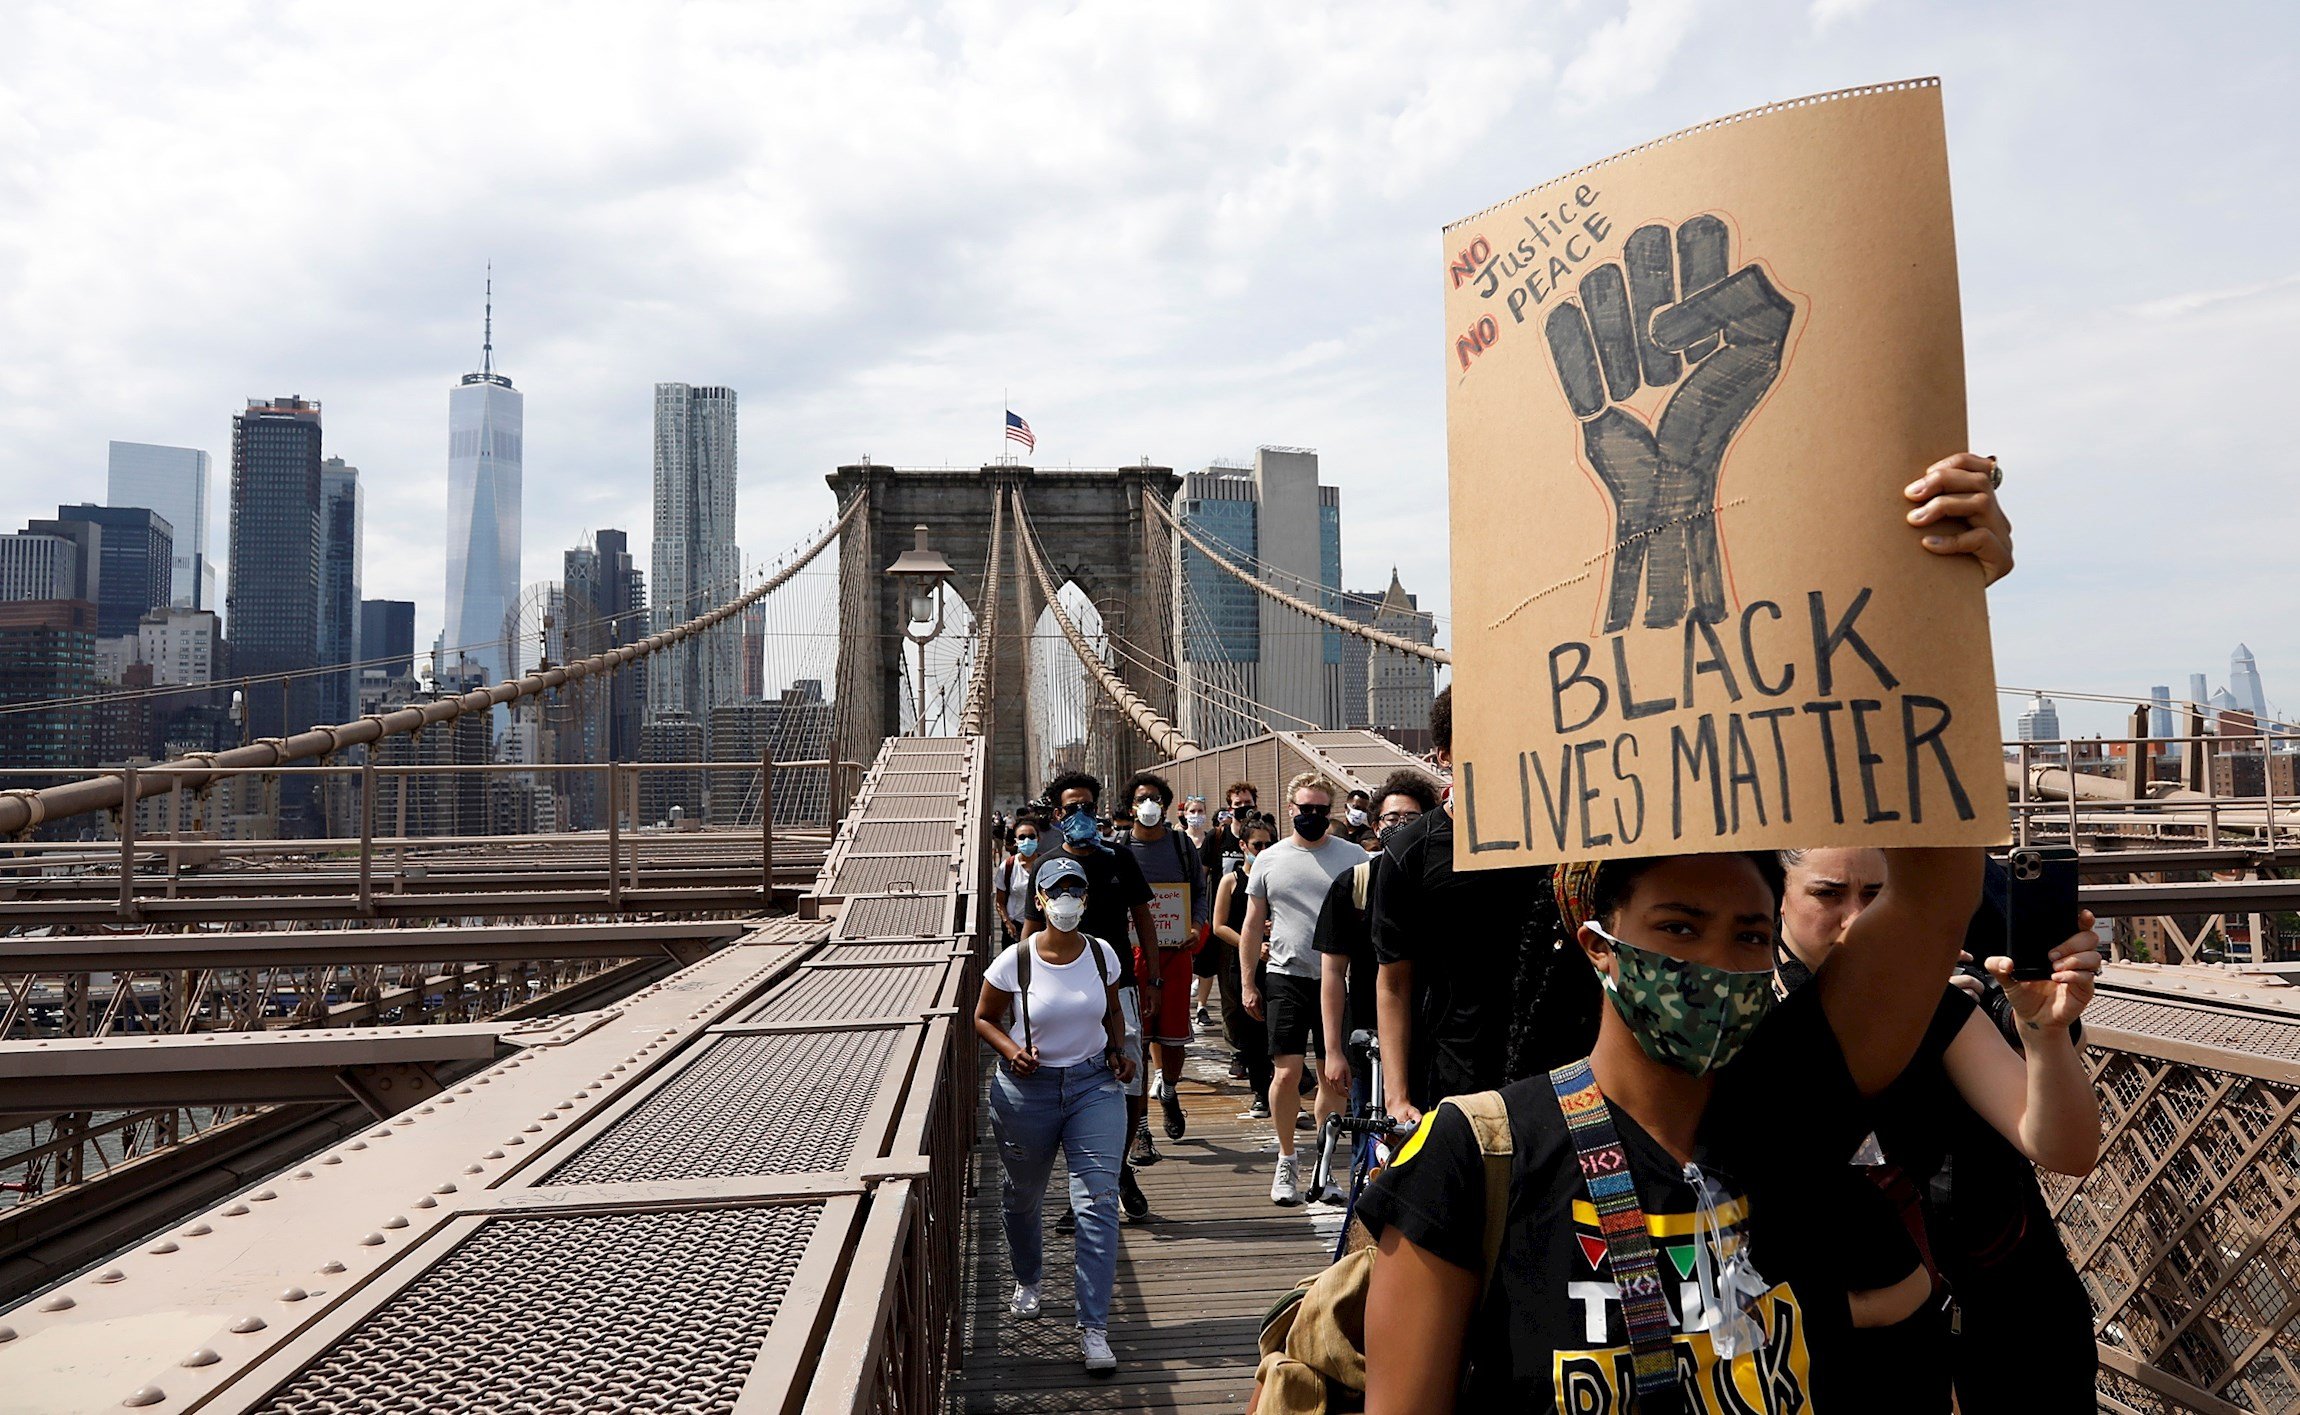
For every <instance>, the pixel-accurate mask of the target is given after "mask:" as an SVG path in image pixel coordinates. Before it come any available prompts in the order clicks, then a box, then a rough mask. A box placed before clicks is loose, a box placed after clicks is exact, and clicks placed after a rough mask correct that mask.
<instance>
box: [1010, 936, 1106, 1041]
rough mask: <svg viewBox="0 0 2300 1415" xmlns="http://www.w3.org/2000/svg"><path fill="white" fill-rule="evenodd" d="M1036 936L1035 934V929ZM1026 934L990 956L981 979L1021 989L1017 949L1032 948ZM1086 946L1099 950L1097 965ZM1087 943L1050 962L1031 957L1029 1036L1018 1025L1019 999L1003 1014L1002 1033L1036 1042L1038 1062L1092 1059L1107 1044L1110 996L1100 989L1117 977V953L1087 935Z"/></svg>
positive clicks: (1020, 1011) (1018, 1039) (1012, 988)
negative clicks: (1074, 952)
mask: <svg viewBox="0 0 2300 1415" xmlns="http://www.w3.org/2000/svg"><path fill="white" fill-rule="evenodd" d="M1033 937H1035V935H1033ZM1035 947H1037V945H1036V944H1035V943H1033V942H1031V940H1030V939H1027V938H1026V939H1024V940H1023V941H1022V942H1020V943H1016V944H1009V945H1008V946H1007V948H1006V951H1005V952H1003V953H1000V954H999V955H998V956H997V957H996V958H993V959H991V960H990V966H989V967H987V968H985V969H983V970H982V979H983V981H984V982H986V983H989V984H990V985H991V986H992V987H994V988H997V989H998V990H999V991H1000V992H1006V993H1019V992H1020V991H1021V990H1020V989H1019V988H1018V987H1016V986H1015V977H1016V974H1017V972H1018V971H1019V966H1018V965H1019V961H1020V950H1022V949H1025V948H1035ZM1086 948H1091V949H1094V950H1097V951H1098V952H1099V954H1100V955H1101V960H1102V966H1101V969H1100V971H1097V970H1096V968H1095V960H1094V958H1093V957H1092V956H1090V955H1089V954H1088V953H1087V951H1086ZM1086 948H1082V949H1080V950H1079V951H1078V956H1077V957H1076V958H1074V959H1072V960H1071V961H1070V962H1068V963H1061V964H1056V963H1049V962H1047V961H1046V956H1045V955H1044V954H1037V955H1034V956H1033V957H1032V958H1031V960H1030V1030H1029V1035H1028V1038H1027V1040H1026V1039H1025V1036H1024V1033H1023V1027H1022V999H1021V998H1020V997H1019V996H1018V997H1016V999H1015V1004H1014V1011H1013V1015H1012V1016H1010V1017H1008V1018H1007V1019H1006V1022H1007V1025H1006V1035H1007V1036H1009V1037H1011V1038H1013V1040H1014V1043H1015V1045H1017V1046H1024V1045H1029V1044H1031V1043H1035V1044H1036V1045H1037V1047H1038V1064H1039V1065H1041V1066H1076V1065H1078V1064H1079V1063H1080V1062H1085V1061H1091V1060H1093V1059H1094V1058H1095V1057H1098V1056H1100V1055H1101V1054H1102V1052H1103V1049H1104V1048H1105V1047H1107V1046H1109V1045H1110V1038H1109V1034H1108V1033H1107V1032H1105V1031H1104V1030H1103V1027H1102V1015H1103V1012H1104V1011H1105V1009H1106V1008H1107V1006H1108V1002H1109V998H1108V996H1107V994H1106V993H1105V991H1104V989H1105V987H1106V986H1107V984H1106V983H1105V982H1104V980H1105V979H1108V980H1109V982H1112V983H1115V982H1116V981H1118V955H1117V954H1116V953H1113V952H1111V950H1110V945H1109V944H1107V943H1104V942H1103V941H1102V940H1100V939H1098V938H1094V937H1092V936H1089V937H1088V938H1087V940H1086Z"/></svg>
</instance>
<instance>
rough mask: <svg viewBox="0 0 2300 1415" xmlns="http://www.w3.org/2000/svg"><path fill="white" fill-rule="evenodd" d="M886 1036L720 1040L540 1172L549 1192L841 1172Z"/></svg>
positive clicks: (879, 1069) (882, 1067)
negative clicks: (552, 1187)
mask: <svg viewBox="0 0 2300 1415" xmlns="http://www.w3.org/2000/svg"><path fill="white" fill-rule="evenodd" d="M896 1035H897V1033H896V1031H895V1030H894V1029H893V1028H879V1029H876V1030H873V1031H867V1032H825V1033H814V1034H807V1033H790V1034H784V1035H777V1036H768V1037H720V1038H717V1039H716V1040H714V1041H712V1042H711V1043H710V1045H709V1047H708V1049H707V1050H705V1051H704V1053H703V1055H702V1056H701V1057H700V1058H699V1059H698V1060H697V1061H696V1062H695V1064H694V1065H692V1066H689V1067H687V1068H686V1069H685V1070H683V1071H681V1072H680V1073H679V1074H678V1075H677V1076H676V1077H675V1078H673V1079H672V1080H671V1082H670V1083H669V1084H667V1085H665V1086H664V1087H663V1088H662V1089H661V1090H659V1091H657V1092H655V1094H653V1095H651V1096H649V1097H647V1098H646V1099H645V1100H643V1101H641V1102H640V1103H639V1104H638V1105H637V1106H635V1107H634V1108H632V1109H631V1110H629V1111H627V1112H625V1113H624V1115H623V1116H622V1117H621V1118H620V1119H618V1120H617V1121H616V1122H615V1123H614V1124H613V1125H611V1126H609V1127H608V1128H607V1130H606V1132H605V1133H604V1134H601V1135H600V1136H598V1137H597V1138H596V1139H593V1140H590V1141H588V1142H586V1143H585V1144H584V1145H583V1147H582V1148H581V1149H578V1150H577V1151H575V1152H574V1153H573V1154H571V1155H569V1156H568V1157H567V1159H566V1160H565V1161H564V1162H562V1163H561V1164H560V1165H559V1166H558V1167H557V1168H556V1169H554V1170H552V1171H551V1173H550V1175H549V1176H548V1178H547V1179H546V1180H545V1181H544V1182H545V1183H549V1184H630V1183H637V1182H639V1181H641V1180H647V1179H718V1178H723V1177H725V1176H727V1175H730V1174H805V1173H809V1172H811V1171H816V1170H841V1169H845V1168H846V1167H847V1163H848V1161H849V1160H850V1159H852V1158H853V1156H854V1148H855V1138H856V1132H857V1131H858V1129H859V1128H860V1127H861V1124H862V1116H863V1112H864V1111H865V1110H866V1109H867V1108H868V1107H869V1106H870V1103H871V1097H872V1096H873V1095H875V1094H876V1093H877V1091H878V1087H879V1081H880V1078H881V1077H882V1075H883V1074H884V1073H885V1071H886V1065H887V1058H888V1057H889V1056H891V1055H892V1054H893V1049H894V1044H895V1038H896Z"/></svg>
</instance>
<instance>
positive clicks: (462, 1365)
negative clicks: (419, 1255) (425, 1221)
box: [257, 1204, 822, 1415]
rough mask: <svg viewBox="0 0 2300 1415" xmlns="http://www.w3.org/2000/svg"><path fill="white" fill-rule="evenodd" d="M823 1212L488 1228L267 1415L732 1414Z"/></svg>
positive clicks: (362, 1327)
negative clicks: (448, 1414) (464, 1413)
mask: <svg viewBox="0 0 2300 1415" xmlns="http://www.w3.org/2000/svg"><path fill="white" fill-rule="evenodd" d="M821 1214H822V1209H821V1206H820V1205H816V1204H805V1205H785V1206H781V1207H775V1208H743V1209H707V1210H692V1211H686V1212H677V1213H636V1214H598V1215H583V1216H569V1217H552V1218H517V1219H496V1220H493V1221H491V1222H488V1223H486V1224H483V1225H481V1226H480V1227H479V1228H478V1229H477V1230H475V1231H474V1232H473V1233H472V1235H471V1236H470V1237H469V1238H467V1239H465V1240H464V1241H463V1242H462V1243H461V1244H460V1245H458V1246H457V1248H456V1249H455V1251H454V1252H452V1253H450V1254H448V1255H447V1257H445V1258H444V1259H442V1260H441V1261H440V1262H439V1263H437V1264H436V1265H434V1266H433V1267H432V1268H431V1270H430V1271H428V1272H426V1273H424V1274H423V1275H422V1276H421V1277H419V1278H417V1279H416V1280H415V1281H414V1282H412V1283H410V1284H409V1285H408V1287H407V1289H406V1290H405V1291H404V1292H401V1293H399V1294H398V1295H397V1296H395V1297H393V1298H391V1299H390V1300H389V1301H388V1302H386V1303H385V1304H384V1305H383V1306H382V1307H381V1308H379V1309H377V1310H376V1311H375V1312H374V1313H373V1314H372V1315H370V1316H369V1317H368V1318H367V1319H366V1320H365V1321H363V1322H361V1323H360V1324H359V1325H358V1326H356V1327H354V1328H353V1329H352V1330H351V1332H350V1333H349V1334H347V1335H346V1336H345V1337H344V1338H343V1339H342V1340H341V1341H338V1342H336V1343H335V1344H334V1345H333V1346H331V1347H329V1348H328V1349H327V1350H326V1351H325V1352H323V1353H321V1354H320V1356H319V1357H318V1358H317V1359H316V1360H314V1361H313V1362H312V1364H310V1365H309V1366H306V1367H305V1368H304V1369H303V1370H301V1371H299V1372H297V1373H296V1374H295V1375H294V1376H293V1377H291V1378H290V1379H289V1380H288V1381H287V1382H286V1383H285V1384H284V1385H282V1386H281V1387H280V1388H279V1389H277V1390H276V1391H274V1392H273V1393H272V1395H271V1397H270V1398H269V1399H267V1400H266V1401H265V1402H264V1403H263V1404H262V1405H261V1406H259V1407H257V1409H258V1411H259V1412H261V1415H336V1412H351V1411H358V1412H362V1415H434V1412H437V1411H444V1410H485V1411H488V1412H491V1415H562V1413H563V1412H569V1411H585V1410H647V1411H676V1412H682V1415H684V1412H696V1413H697V1415H703V1413H704V1412H727V1411H732V1410H733V1409H734V1408H735V1400H736V1397H737V1396H738V1395H739V1394H740V1393H741V1391H742V1387H743V1382H744V1379H745V1378H746V1377H747V1376H748V1375H749V1374H750V1370H751V1364H752V1361H753V1360H754V1359H755V1358H756V1356H757V1354H758V1350H759V1346H760V1344H761V1343H762V1342H763V1341H765V1339H766V1335H767V1330H768V1328H769V1327H771V1326H773V1324H774V1321H775V1314H776V1313H777V1311H778V1310H780V1308H781V1307H782V1304H783V1298H784V1295H785V1293H786V1292H787V1291H788V1289H789V1287H790V1281H791V1275H792V1273H793V1271H794V1270H795V1269H796V1268H797V1267H798V1263H799V1258H800V1256H801V1254H802V1253H804V1252H805V1249H806V1245H807V1240H808V1239H809V1238H810V1237H811V1236H812V1235H813V1233H814V1230H815V1226H816V1223H817V1221H818V1220H819V1219H820V1217H821Z"/></svg>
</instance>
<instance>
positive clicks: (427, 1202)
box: [415, 1194, 439, 1209]
mask: <svg viewBox="0 0 2300 1415" xmlns="http://www.w3.org/2000/svg"><path fill="white" fill-rule="evenodd" d="M415 1207H417V1208H419V1209H436V1208H438V1207H439V1201H438V1200H437V1199H434V1198H432V1197H431V1196H430V1195H429V1194H426V1195H424V1196H423V1197H422V1198H420V1199H418V1200H416V1201H415Z"/></svg>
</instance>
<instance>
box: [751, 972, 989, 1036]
mask: <svg viewBox="0 0 2300 1415" xmlns="http://www.w3.org/2000/svg"><path fill="white" fill-rule="evenodd" d="M944 966H945V965H943V964H939V963H935V964H927V963H897V964H893V965H890V966H888V967H886V968H801V969H800V970H799V975H798V977H797V978H795V979H793V980H792V981H791V982H790V983H789V984H788V985H786V986H784V987H782V988H779V989H777V990H776V992H775V994H774V996H772V997H770V998H768V999H767V1000H766V1001H765V1002H763V1003H760V1004H759V1005H758V1006H757V1007H755V1008H753V1009H752V1010H751V1011H750V1013H749V1014H748V1015H746V1016H745V1017H743V1019H742V1020H743V1021H745V1022H820V1021H823V1020H825V1019H826V1018H831V1017H887V1018H898V1017H915V1016H917V1015H918V1014H919V1013H921V1012H924V1011H925V1010H926V1009H927V1008H929V1007H932V1006H933V1005H934V993H935V989H936V988H937V987H939V986H940V985H941V983H942V973H943V968H944Z"/></svg>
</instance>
